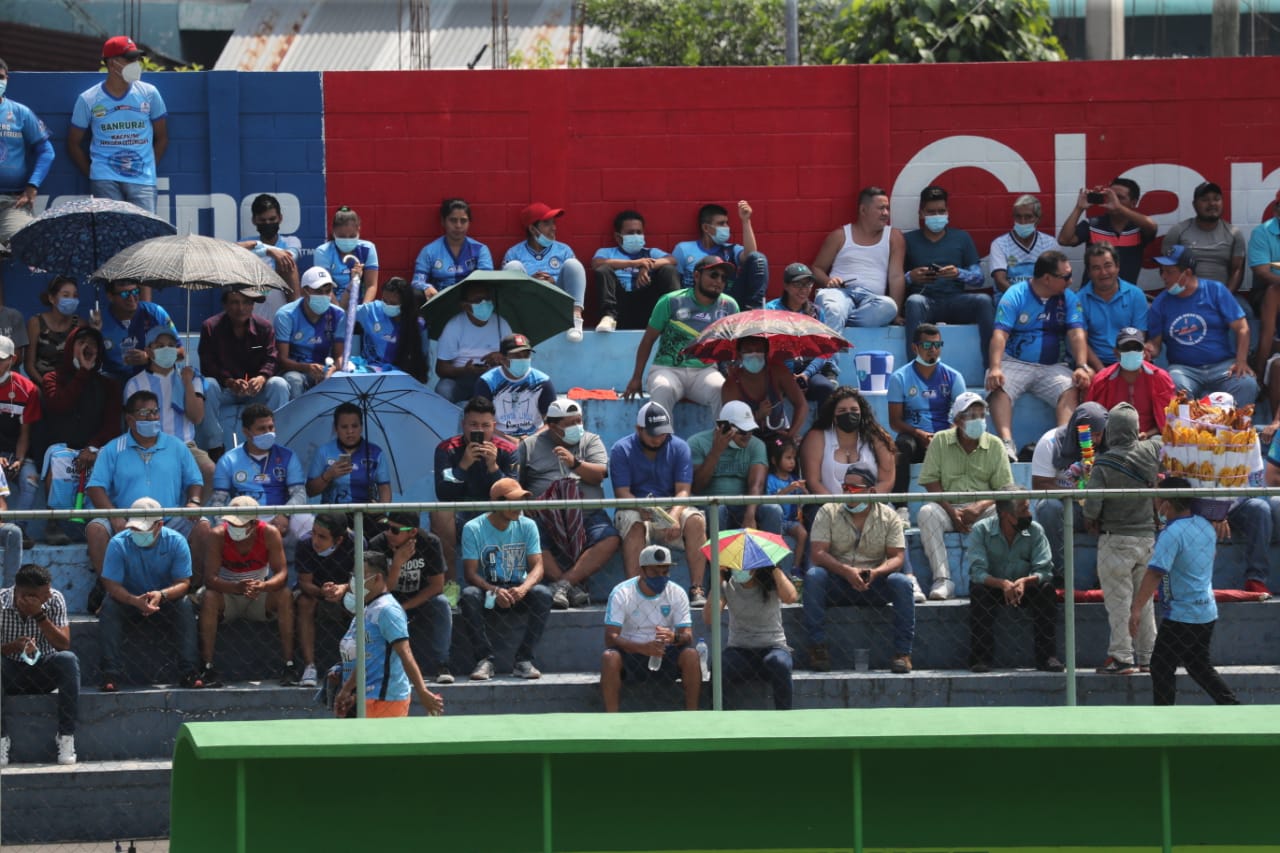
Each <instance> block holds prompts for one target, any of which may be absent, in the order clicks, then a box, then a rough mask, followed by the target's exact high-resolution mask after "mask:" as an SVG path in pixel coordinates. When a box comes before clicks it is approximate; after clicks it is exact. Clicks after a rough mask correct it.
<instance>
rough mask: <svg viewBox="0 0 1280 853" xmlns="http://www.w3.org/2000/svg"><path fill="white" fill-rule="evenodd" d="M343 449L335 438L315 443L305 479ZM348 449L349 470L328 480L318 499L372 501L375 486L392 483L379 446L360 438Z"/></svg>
mask: <svg viewBox="0 0 1280 853" xmlns="http://www.w3.org/2000/svg"><path fill="white" fill-rule="evenodd" d="M346 452H347V451H345V450H343V449H342V448H340V447H338V440H337V439H333V440H332V441H329V442H326V443H325V444H322V445H320V446H319V447H317V448H316V453H315V456H312V457H311V466H310V467H309V468H308V469H307V479H311V478H313V477H319V476H320V475H321V474H323V473H324V470H325V469H326V468H328V467H329V466H330V465H332V464H334V463H335V462H337V461H338V457H339V456H340V455H341V454H343V453H346ZM350 453H351V466H352V467H351V473H350V474H346V475H344V476H342V477H337V478H335V479H334V480H333V481H331V482H330V483H329V485H328V486H326V487H325V490H324V493H323V494H322V495H321V499H320V502H321V503H327V504H351V503H356V504H361V503H371V502H374V501H376V500H377V499H378V488H377V487H378V486H381V485H384V484H387V485H389V484H390V483H391V469H390V467H389V466H388V464H387V454H386V453H384V452H383V451H382V448H381V447H379V446H378V445H376V444H371V443H369V442H367V441H361V442H360V445H359V446H358V447H357V448H356V449H355V450H352V451H350Z"/></svg>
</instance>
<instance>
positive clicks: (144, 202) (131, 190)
mask: <svg viewBox="0 0 1280 853" xmlns="http://www.w3.org/2000/svg"><path fill="white" fill-rule="evenodd" d="M89 192H90V193H91V194H93V195H95V196H97V197H98V198H109V199H114V200H115V201H127V202H129V203H130V204H136V205H137V206H138V207H140V208H142V209H143V210H145V211H146V212H147V213H155V212H156V185H155V184H132V183H129V182H127V181H106V180H101V179H99V180H94V181H89Z"/></svg>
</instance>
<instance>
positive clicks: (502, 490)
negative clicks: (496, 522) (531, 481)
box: [489, 477, 533, 501]
mask: <svg viewBox="0 0 1280 853" xmlns="http://www.w3.org/2000/svg"><path fill="white" fill-rule="evenodd" d="M532 496H533V492H530V491H529V490H528V489H526V488H525V487H524V486H522V485H520V483H519V482H518V481H516V480H513V479H511V478H510V477H503V478H502V479H501V480H499V481H498V482H496V483H494V484H493V486H491V487H490V488H489V500H491V501H522V500H524V499H525V498H529V497H532Z"/></svg>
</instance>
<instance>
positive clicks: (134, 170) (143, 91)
mask: <svg viewBox="0 0 1280 853" xmlns="http://www.w3.org/2000/svg"><path fill="white" fill-rule="evenodd" d="M165 115H166V110H165V106H164V98H162V97H161V96H160V90H159V89H157V88H156V87H155V86H152V85H151V84H150V83H143V82H141V81H139V82H137V83H134V84H132V85H131V86H129V91H128V92H125V94H124V96H123V97H121V98H117V97H115V96H114V95H111V94H110V93H109V92H107V90H106V89H104V88H103V85H102V84H101V83H98V84H97V85H95V86H93V87H91V88H89V89H86V90H85V91H83V92H81V93H80V97H78V98H76V103H75V106H74V107H73V108H72V111H71V124H72V126H73V127H78V128H80V129H81V130H88V131H89V133H90V137H91V138H90V140H89V161H90V166H89V180H91V181H121V182H123V183H127V184H144V185H148V186H154V185H155V182H156V152H155V149H154V148H153V147H152V146H153V144H154V134H153V132H152V128H151V124H152V122H155V121H159V120H160V119H162V118H164V117H165Z"/></svg>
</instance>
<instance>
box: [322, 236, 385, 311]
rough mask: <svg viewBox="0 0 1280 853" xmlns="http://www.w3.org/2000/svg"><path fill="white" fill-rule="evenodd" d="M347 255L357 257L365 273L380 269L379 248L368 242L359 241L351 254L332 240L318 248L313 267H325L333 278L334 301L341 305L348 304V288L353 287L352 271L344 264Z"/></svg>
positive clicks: (357, 299)
mask: <svg viewBox="0 0 1280 853" xmlns="http://www.w3.org/2000/svg"><path fill="white" fill-rule="evenodd" d="M347 255H355V256H356V259H357V260H359V261H360V263H362V264H364V269H365V272H373V271H374V270H376V269H377V268H378V248H377V247H376V246H374V245H373V244H372V243H370V242H369V241H368V240H360V239H357V240H356V247H355V248H354V249H352V250H351V251H350V252H343V251H340V250H339V249H338V247H337V246H335V245H334V244H333V241H332V240H330V241H329V242H327V243H321V244H320V245H319V246H317V247H316V251H315V255H314V256H313V257H312V259H311V264H312V266H317V267H324V268H325V269H327V270H328V271H329V275H331V276H333V301H334V302H337V303H338V304H339V305H345V304H346V303H347V288H348V287H350V285H351V270H349V269H347V265H346V264H344V263H343V262H342V259H343V258H344V257H346V256H347ZM356 301H357V302H359V301H360V299H359V297H356Z"/></svg>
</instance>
